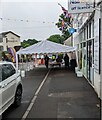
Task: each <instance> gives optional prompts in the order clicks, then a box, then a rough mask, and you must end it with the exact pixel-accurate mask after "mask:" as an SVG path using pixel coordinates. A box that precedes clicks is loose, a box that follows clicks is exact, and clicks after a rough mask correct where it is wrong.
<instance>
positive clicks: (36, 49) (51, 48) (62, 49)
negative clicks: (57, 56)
mask: <svg viewBox="0 0 102 120" xmlns="http://www.w3.org/2000/svg"><path fill="white" fill-rule="evenodd" d="M75 50H76V48H74V47H71V46H66V45H62V44H58V43H55V42H51V41H48V40H43V41H41V42H38V43H36V44H34V45H32V46H29V47H27V48H25V49H22V50H19V51H18V52H17V53H16V67H17V69H18V55H22V54H23V55H24V54H26V55H27V54H48V53H68V52H73V51H75Z"/></svg>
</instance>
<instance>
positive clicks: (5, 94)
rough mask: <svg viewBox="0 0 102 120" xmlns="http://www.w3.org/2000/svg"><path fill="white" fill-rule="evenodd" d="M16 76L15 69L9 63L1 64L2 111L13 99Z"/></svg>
mask: <svg viewBox="0 0 102 120" xmlns="http://www.w3.org/2000/svg"><path fill="white" fill-rule="evenodd" d="M16 77H17V76H16V70H15V69H14V67H13V66H12V65H11V64H4V65H2V82H1V91H2V111H4V110H5V109H7V108H8V106H9V105H11V103H12V101H13V98H14V95H15V87H16Z"/></svg>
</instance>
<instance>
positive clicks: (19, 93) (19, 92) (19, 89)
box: [14, 87, 22, 107]
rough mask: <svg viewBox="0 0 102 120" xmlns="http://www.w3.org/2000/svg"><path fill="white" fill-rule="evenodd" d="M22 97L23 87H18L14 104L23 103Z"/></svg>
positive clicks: (16, 105)
mask: <svg viewBox="0 0 102 120" xmlns="http://www.w3.org/2000/svg"><path fill="white" fill-rule="evenodd" d="M21 99H22V88H21V87H18V88H17V90H16V94H15V100H14V106H15V107H18V106H20V104H21Z"/></svg>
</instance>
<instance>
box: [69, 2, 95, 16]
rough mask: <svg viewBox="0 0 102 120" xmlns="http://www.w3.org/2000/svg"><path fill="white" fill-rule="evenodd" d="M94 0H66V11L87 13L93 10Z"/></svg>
mask: <svg viewBox="0 0 102 120" xmlns="http://www.w3.org/2000/svg"><path fill="white" fill-rule="evenodd" d="M93 3H94V0H90V1H89V0H68V13H72V14H76V13H89V12H93Z"/></svg>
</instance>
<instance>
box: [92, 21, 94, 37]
mask: <svg viewBox="0 0 102 120" xmlns="http://www.w3.org/2000/svg"><path fill="white" fill-rule="evenodd" d="M92 37H94V20H93V21H92Z"/></svg>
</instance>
